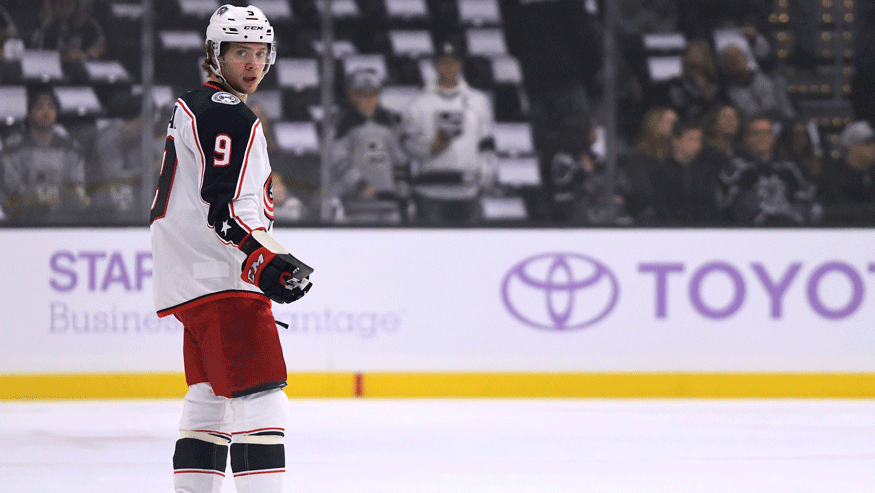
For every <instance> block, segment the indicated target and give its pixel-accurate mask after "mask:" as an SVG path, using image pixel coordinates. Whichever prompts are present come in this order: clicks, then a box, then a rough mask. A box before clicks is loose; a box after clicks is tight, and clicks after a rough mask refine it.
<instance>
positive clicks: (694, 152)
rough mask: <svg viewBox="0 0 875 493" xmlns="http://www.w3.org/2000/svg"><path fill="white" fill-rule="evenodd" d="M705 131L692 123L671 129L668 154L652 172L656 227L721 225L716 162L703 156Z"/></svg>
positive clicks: (681, 121) (684, 122) (688, 122)
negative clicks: (670, 142)
mask: <svg viewBox="0 0 875 493" xmlns="http://www.w3.org/2000/svg"><path fill="white" fill-rule="evenodd" d="M703 142H704V130H703V129H702V127H701V126H700V125H699V124H698V123H695V122H693V121H691V120H679V121H678V122H677V123H675V125H674V128H673V129H672V151H671V154H670V155H669V156H668V157H667V158H665V159H662V160H660V161H659V162H658V163H656V166H655V167H654V168H653V169H652V170H651V175H650V179H651V182H652V187H653V206H654V210H655V214H656V224H658V225H662V226H713V225H717V224H718V223H719V222H720V221H719V218H720V215H719V212H718V207H717V197H718V180H717V175H718V171H719V164H720V163H719V162H718V161H715V160H710V159H707V158H706V157H705V156H704V155H703V153H702V149H703V148H704V144H703Z"/></svg>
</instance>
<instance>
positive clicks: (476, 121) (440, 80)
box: [402, 41, 495, 222]
mask: <svg viewBox="0 0 875 493" xmlns="http://www.w3.org/2000/svg"><path fill="white" fill-rule="evenodd" d="M462 63H463V57H462V53H461V52H460V50H459V47H458V45H456V44H455V43H453V42H452V41H446V42H443V43H440V45H439V46H438V49H437V54H436V57H435V59H434V68H435V72H436V73H437V80H436V81H434V82H433V83H429V84H427V85H426V87H425V89H424V90H423V91H422V92H421V93H420V94H418V95H417V96H416V97H414V98H413V100H412V101H411V102H410V104H409V105H408V106H407V109H406V112H405V114H404V119H403V122H402V126H403V128H404V134H405V147H406V148H407V150H408V152H409V153H410V154H411V156H412V157H413V158H414V160H415V161H416V164H418V170H417V171H416V173H415V175H419V176H418V177H417V176H414V181H417V179H418V181H419V182H420V183H423V181H429V182H433V181H434V177H440V179H442V180H453V181H456V182H460V183H457V184H458V185H459V186H455V187H445V186H439V187H431V186H417V187H415V188H414V198H415V199H416V201H417V209H418V211H419V215H420V219H423V220H425V221H426V222H445V221H460V222H472V221H474V220H476V219H477V218H478V217H479V200H478V199H479V195H480V194H481V193H482V192H484V191H488V190H489V189H490V188H492V187H493V186H494V182H495V162H494V151H495V139H494V120H495V116H494V114H493V111H492V104H491V103H490V101H489V98H488V97H487V96H486V94H485V93H483V92H482V91H479V90H477V89H474V88H472V87H471V86H469V85H468V84H467V83H466V82H465V81H464V80H463V79H462V78H461V76H460V72H461V70H462Z"/></svg>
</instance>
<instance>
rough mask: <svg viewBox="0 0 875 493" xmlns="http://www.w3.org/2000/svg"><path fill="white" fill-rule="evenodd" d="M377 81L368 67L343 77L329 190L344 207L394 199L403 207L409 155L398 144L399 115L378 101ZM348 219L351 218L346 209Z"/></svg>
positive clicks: (375, 75) (377, 77)
mask: <svg viewBox="0 0 875 493" xmlns="http://www.w3.org/2000/svg"><path fill="white" fill-rule="evenodd" d="M381 88H382V80H381V79H380V76H379V74H377V72H376V71H375V70H373V69H359V70H356V71H354V72H352V73H351V74H350V75H349V77H348V78H347V83H346V89H347V99H348V103H349V104H347V105H346V106H345V107H344V108H343V109H342V110H341V112H340V114H339V116H338V118H337V121H336V123H335V126H336V134H335V137H336V139H337V140H336V141H335V143H334V146H333V147H332V158H333V160H334V166H333V168H332V173H331V184H332V186H333V195H335V196H336V197H338V198H339V199H340V201H341V203H343V204H344V205H345V206H347V207H345V210H346V212H347V213H349V212H350V211H351V209H350V208H349V207H348V206H350V205H352V204H353V203H356V202H358V203H377V202H395V203H397V204H398V209H397V210H396V211H395V213H396V214H397V213H399V212H400V211H408V210H409V208H408V207H407V200H408V197H409V195H410V193H409V174H410V173H409V170H410V168H409V167H410V160H409V158H408V156H407V153H406V152H405V150H404V149H403V147H402V146H401V129H400V117H399V116H398V115H396V114H395V113H394V112H391V111H389V110H387V109H386V108H384V107H383V106H381V104H380V89H381ZM347 219H349V220H355V218H354V217H351V216H350V215H349V214H347Z"/></svg>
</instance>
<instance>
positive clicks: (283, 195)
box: [271, 171, 307, 223]
mask: <svg viewBox="0 0 875 493" xmlns="http://www.w3.org/2000/svg"><path fill="white" fill-rule="evenodd" d="M271 194H272V195H273V217H274V220H275V221H276V222H278V223H284V222H297V221H300V220H302V219H303V218H304V217H305V216H306V215H307V210H306V207H305V206H304V203H303V202H302V201H301V199H299V198H298V197H295V196H294V195H293V194H292V193H291V192H289V188H288V187H287V186H286V182H285V179H284V178H283V175H281V174H280V173H278V172H276V171H274V172H273V173H272V174H271Z"/></svg>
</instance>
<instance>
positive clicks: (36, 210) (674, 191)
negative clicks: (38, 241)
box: [0, 0, 875, 227]
mask: <svg viewBox="0 0 875 493" xmlns="http://www.w3.org/2000/svg"><path fill="white" fill-rule="evenodd" d="M11 1H12V0H10V2H11ZM373 1H374V0H360V1H359V3H360V4H362V5H363V10H365V11H368V5H367V4H369V3H373ZM442 1H444V0H429V3H430V4H431V5H432V7H434V4H438V3H441V2H442ZM446 1H449V2H452V1H454V0H446ZM786 1H788V2H789V3H790V4H791V5H790V6H791V7H792V8H791V9H790V10H791V11H792V12H794V13H795V14H794V15H793V16H791V20H792V22H790V26H789V27H790V29H791V31H792V32H793V35H794V37H795V43H794V48H793V50H792V52H791V53H790V55H789V57H787V58H786V59H783V60H779V58H778V56H777V49H776V47H775V46H774V43H773V39H772V37H771V36H770V32H771V31H770V29H771V28H770V26H769V21H768V19H769V15H770V13H772V12H773V10H774V6H775V2H773V1H771V0H739V1H732V2H726V1H718V0H622V1H619V2H618V5H617V9H618V11H619V19H618V25H617V33H618V41H619V43H618V45H617V46H618V48H619V50H618V53H617V57H616V65H615V68H616V82H615V85H614V88H615V89H616V95H617V105H618V107H617V112H616V115H617V119H616V123H617V125H616V126H617V138H616V140H612V142H613V143H614V145H615V146H616V151H617V153H616V155H617V160H616V166H615V167H611V166H609V163H608V162H607V161H606V159H607V153H606V152H605V142H606V141H605V135H604V123H605V122H606V121H607V118H606V111H608V109H607V106H606V99H605V97H604V96H605V70H604V69H605V67H604V66H603V61H604V49H605V47H604V45H603V40H604V37H603V30H604V25H603V14H602V13H603V10H604V5H603V4H602V2H597V1H595V0H593V1H590V2H586V1H577V0H573V1H572V0H538V1H533V0H507V1H502V2H499V4H500V6H501V16H502V23H503V32H504V36H505V40H506V43H507V47H508V51H509V53H510V54H511V55H512V56H513V57H515V59H516V60H518V61H519V63H520V67H521V70H522V74H523V82H522V89H523V90H524V93H525V95H526V97H525V106H526V108H525V110H526V111H525V115H526V119H527V122H528V123H530V128H531V133H532V139H533V142H534V146H535V149H536V153H537V160H538V174H539V178H540V186H539V187H538V190H537V193H535V194H529V195H527V196H526V200H525V207H526V221H525V224H529V225H532V224H537V225H548V226H605V225H611V226H679V227H683V226H694V227H703V226H843V225H853V226H871V225H875V166H873V165H875V130H873V120H875V110H873V108H875V104H873V103H872V101H873V97H872V94H875V91H873V89H875V76H873V75H872V74H873V73H875V72H873V68H872V67H875V39H873V37H872V35H871V33H872V32H873V31H872V29H871V28H872V27H873V21H875V7H873V6H870V5H868V4H867V2H856V5H855V6H854V8H855V17H854V19H855V20H854V26H853V27H854V28H855V29H854V36H855V37H854V51H853V54H854V56H853V59H852V60H851V63H852V65H853V68H854V71H855V72H854V74H855V75H854V79H853V90H852V92H851V94H850V100H851V102H852V103H853V107H854V119H853V120H854V121H852V122H851V123H849V124H848V125H847V126H845V127H844V128H843V129H839V130H840V132H838V136H837V138H836V139H835V144H833V143H832V142H830V141H829V139H827V138H826V136H825V135H823V133H822V131H821V129H820V128H819V127H818V126H817V124H816V122H812V121H809V120H807V119H806V118H805V116H804V115H801V114H800V111H799V110H798V109H797V108H796V107H795V104H794V101H793V98H792V97H791V96H790V94H789V92H788V86H789V81H788V80H787V77H786V75H785V74H786V72H785V70H784V69H785V68H786V67H787V66H788V65H791V66H793V67H795V68H798V69H800V70H810V69H812V68H813V67H814V65H815V63H816V53H815V48H813V47H812V40H811V38H812V37H813V36H814V35H815V33H816V32H818V29H816V26H815V25H814V24H816V22H817V20H816V19H812V15H811V12H812V2H813V1H814V0H786ZM817 1H820V0H817ZM101 2H102V0H90V1H89V0H44V1H43V3H42V5H41V9H40V10H39V11H38V16H37V18H34V19H26V20H20V19H17V18H15V16H14V15H12V14H13V13H14V12H13V11H9V10H4V9H2V8H0V45H2V46H4V47H7V46H11V47H13V48H14V47H15V41H16V40H18V41H19V42H20V43H21V44H23V45H24V46H26V47H28V48H34V49H50V50H58V51H59V53H60V54H61V59H62V63H64V64H66V66H67V69H69V70H70V71H75V70H76V67H78V65H77V64H76V62H77V61H81V60H85V59H101V58H102V57H105V56H106V53H107V46H108V44H109V45H111V44H112V43H113V40H112V39H107V38H106V37H105V35H104V32H105V31H104V28H103V27H102V26H101V24H100V22H99V21H98V20H97V17H98V16H95V15H93V13H94V10H95V9H97V8H99V6H100V4H101ZM244 3H245V2H244ZM255 3H257V2H255ZM3 5H4V4H0V7H2V6H3ZM725 29H730V32H735V33H737V37H736V38H735V39H734V41H732V42H724V41H722V40H717V39H715V35H714V34H715V32H717V31H718V30H725ZM656 33H681V34H682V35H683V36H684V39H685V40H686V44H685V47H684V50H683V53H682V64H681V71H680V74H679V75H677V76H674V77H671V78H668V79H665V80H654V78H653V76H652V74H651V73H650V72H649V69H648V59H647V53H646V49H645V47H644V44H643V41H642V40H643V37H642V35H643V34H656ZM457 34H458V33H454V32H445V33H441V35H440V36H437V38H436V43H435V53H434V57H433V60H432V68H433V70H434V74H435V78H434V80H433V81H425V83H424V84H423V87H422V90H421V92H420V93H419V94H418V95H416V96H414V97H413V99H412V100H411V102H410V103H409V104H407V105H406V107H405V108H404V109H403V111H400V112H397V113H396V112H393V111H390V110H388V109H387V108H386V107H384V106H383V104H382V103H381V91H382V89H383V87H384V84H385V83H386V80H385V75H384V74H379V73H375V72H373V71H369V70H367V69H363V70H356V71H352V72H350V73H348V74H342V77H341V80H342V83H341V84H339V88H340V91H339V92H338V94H339V95H340V96H341V98H340V102H339V104H338V108H337V109H336V111H334V112H333V113H330V114H328V115H325V116H324V118H323V120H322V123H323V124H330V125H332V126H333V127H334V130H335V131H334V135H335V139H334V142H333V143H332V144H331V145H330V148H331V153H330V155H331V156H332V162H331V168H330V170H329V172H328V173H327V175H326V176H329V177H330V183H327V184H325V185H324V186H322V187H320V190H319V193H320V196H322V197H327V198H329V199H330V200H329V201H330V209H331V213H330V216H329V217H328V218H326V216H325V215H324V212H325V209H324V208H325V207H326V205H325V203H324V202H317V203H313V202H307V201H306V200H304V199H303V197H302V196H301V194H299V193H297V190H296V189H295V186H294V181H295V175H294V170H295V163H294V162H292V163H290V164H289V165H287V166H285V165H283V166H279V167H278V168H280V169H282V170H284V172H279V173H277V174H276V176H275V178H274V199H275V201H276V211H277V213H276V218H277V220H278V221H282V222H296V221H297V222H305V223H309V222H319V221H326V220H327V221H329V222H334V223H341V222H355V220H356V218H358V219H360V220H362V221H368V222H371V223H377V224H428V225H478V224H485V223H486V221H485V217H484V209H483V205H482V204H483V199H484V197H487V198H488V197H498V198H501V197H502V196H503V195H504V190H503V189H502V184H501V183H500V180H499V179H498V169H497V164H496V162H497V161H496V147H495V120H496V116H495V109H494V107H493V103H492V99H491V98H490V93H489V88H481V87H475V86H474V85H473V84H469V83H468V81H467V80H466V77H465V68H466V67H467V65H466V54H465V46H464V43H462V42H460V38H459V36H457ZM282 36H283V33H282V32H278V37H279V38H280V39H282ZM10 40H11V41H12V43H9V42H10ZM140 104H141V102H140V100H139V99H138V98H137V97H135V96H129V97H124V96H122V97H120V98H118V100H116V101H113V103H112V106H113V115H112V116H113V118H108V119H104V120H102V121H101V122H100V124H99V125H95V126H94V128H93V131H92V132H91V133H90V134H89V133H87V132H86V134H85V135H86V137H87V139H88V143H87V144H88V145H83V143H81V142H77V136H75V135H71V134H70V133H68V132H66V131H65V129H64V127H63V126H62V125H58V108H59V105H58V101H57V98H56V96H55V94H54V93H53V91H52V87H51V86H47V85H41V84H30V85H29V86H28V97H27V116H26V118H25V121H24V123H23V125H21V126H20V127H14V128H8V129H6V130H5V131H4V133H3V135H2V137H3V139H2V147H0V208H2V219H3V222H5V223H7V224H77V223H88V224H95V223H100V224H140V223H145V221H146V218H147V217H148V210H146V209H147V208H148V206H149V202H150V201H151V197H149V196H148V194H146V193H145V192H144V187H143V183H144V180H145V178H144V176H143V172H144V169H145V170H149V169H150V167H149V166H143V163H144V160H145V162H147V163H158V162H159V161H160V155H157V153H158V152H160V151H158V149H160V142H161V140H162V139H163V135H162V133H163V125H162V122H160V121H158V122H156V124H155V125H154V128H152V127H153V125H150V124H146V125H144V122H143V119H142V118H141V117H140ZM252 106H253V110H254V111H256V112H257V114H259V117H260V118H261V119H262V120H263V122H264V124H265V125H264V128H265V132H266V136H267V138H268V142H269V149H271V150H272V151H275V150H276V149H277V145H276V143H275V139H277V138H278V137H277V136H276V135H274V133H273V130H272V125H271V121H270V120H271V119H270V118H269V117H268V116H267V113H266V112H265V111H264V108H262V107H260V106H259V105H258V103H257V100H256V102H254V103H253V105H252ZM144 131H148V132H154V133H155V134H156V135H155V139H156V142H157V144H156V151H155V154H156V155H153V156H146V157H143V156H141V148H140V142H141V134H142V132H144ZM272 159H274V158H273V157H272ZM276 159H277V160H280V159H284V158H283V157H279V156H278V157H277V158H276ZM153 168H154V166H153ZM285 170H290V171H288V172H285ZM154 171H155V172H156V173H157V169H155V170H154ZM150 178H151V177H150Z"/></svg>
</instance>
